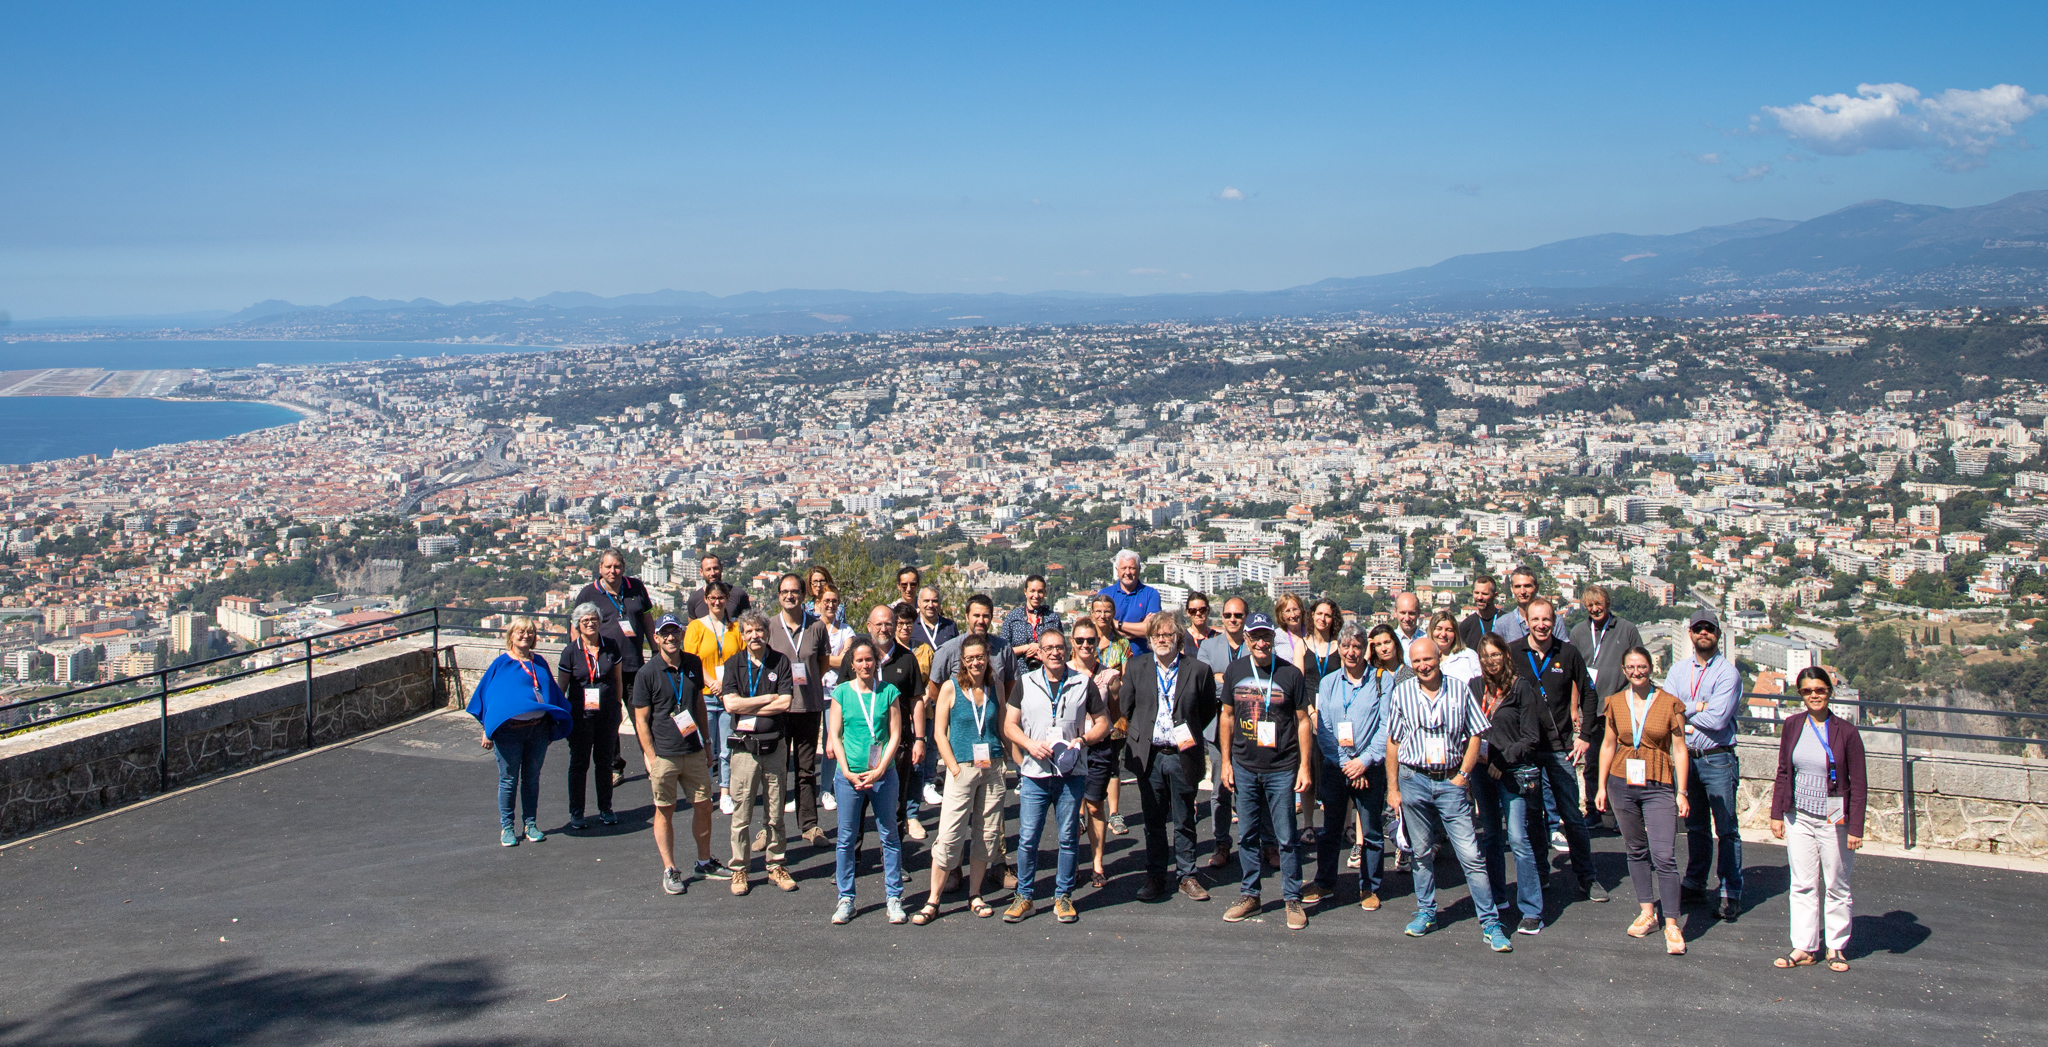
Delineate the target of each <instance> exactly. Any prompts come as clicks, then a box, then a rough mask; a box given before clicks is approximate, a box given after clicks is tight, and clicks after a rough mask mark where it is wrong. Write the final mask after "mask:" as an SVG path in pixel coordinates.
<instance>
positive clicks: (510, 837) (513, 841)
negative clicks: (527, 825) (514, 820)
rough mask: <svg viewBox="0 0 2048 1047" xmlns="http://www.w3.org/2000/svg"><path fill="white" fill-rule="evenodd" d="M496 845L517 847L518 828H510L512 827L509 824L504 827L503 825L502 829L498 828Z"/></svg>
mask: <svg viewBox="0 0 2048 1047" xmlns="http://www.w3.org/2000/svg"><path fill="white" fill-rule="evenodd" d="M498 846H500V847H517V846H519V830H517V829H514V828H512V827H511V826H509V825H508V826H506V827H504V828H503V829H500V830H498Z"/></svg>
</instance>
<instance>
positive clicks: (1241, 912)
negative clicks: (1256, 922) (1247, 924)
mask: <svg viewBox="0 0 2048 1047" xmlns="http://www.w3.org/2000/svg"><path fill="white" fill-rule="evenodd" d="M1258 914H1259V896H1258V895H1256V894H1240V895H1238V896H1237V901H1235V902H1232V903H1231V904H1230V908H1228V909H1225V910H1223V922H1224V923H1243V922H1244V921H1246V920H1249V919H1251V918H1252V917H1254V916H1257V915H1258Z"/></svg>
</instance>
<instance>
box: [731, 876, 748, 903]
mask: <svg viewBox="0 0 2048 1047" xmlns="http://www.w3.org/2000/svg"><path fill="white" fill-rule="evenodd" d="M747 890H748V887H747V871H746V870H745V869H734V870H733V871H732V893H734V894H736V895H739V896H741V897H745V896H746V893H747Z"/></svg>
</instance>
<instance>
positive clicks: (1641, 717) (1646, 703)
mask: <svg viewBox="0 0 2048 1047" xmlns="http://www.w3.org/2000/svg"><path fill="white" fill-rule="evenodd" d="M1638 700H1639V699H1637V698H1636V691H1635V688H1633V687H1631V688H1629V691H1628V718H1629V719H1631V720H1634V721H1635V728H1636V740H1635V744H1634V745H1632V746H1630V748H1632V749H1634V750H1636V751H1637V752H1638V753H1640V752H1641V751H1642V748H1643V721H1645V720H1648V719H1649V718H1650V706H1651V705H1652V704H1653V703H1655V702H1656V700H1657V695H1656V692H1654V691H1653V692H1651V694H1650V697H1649V698H1647V699H1640V700H1641V701H1642V703H1643V707H1642V708H1641V709H1637V708H1636V702H1637V701H1638Z"/></svg>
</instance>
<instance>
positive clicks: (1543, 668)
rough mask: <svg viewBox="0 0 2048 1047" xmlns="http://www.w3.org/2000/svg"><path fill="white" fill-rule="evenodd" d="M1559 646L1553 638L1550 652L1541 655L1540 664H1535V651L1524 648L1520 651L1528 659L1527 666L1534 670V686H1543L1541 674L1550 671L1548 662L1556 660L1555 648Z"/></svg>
mask: <svg viewBox="0 0 2048 1047" xmlns="http://www.w3.org/2000/svg"><path fill="white" fill-rule="evenodd" d="M1559 646H1560V645H1559V644H1558V643H1557V642H1556V641H1554V640H1553V641H1552V642H1551V644H1550V653H1549V654H1546V655H1544V656H1543V664H1541V665H1538V664H1536V652H1535V651H1531V650H1526V649H1525V650H1523V651H1522V654H1523V655H1525V656H1526V657H1527V658H1528V659H1529V668H1531V669H1534V670H1536V686H1538V687H1541V686H1543V674H1544V673H1547V672H1549V671H1550V663H1552V662H1554V661H1557V649H1558V647H1559Z"/></svg>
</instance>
